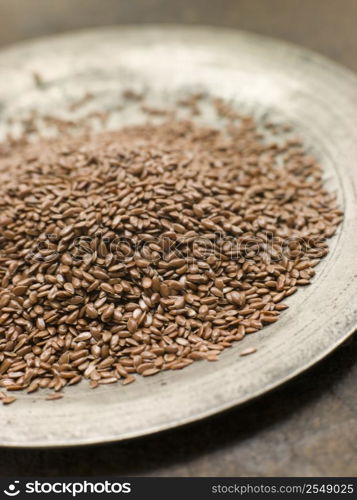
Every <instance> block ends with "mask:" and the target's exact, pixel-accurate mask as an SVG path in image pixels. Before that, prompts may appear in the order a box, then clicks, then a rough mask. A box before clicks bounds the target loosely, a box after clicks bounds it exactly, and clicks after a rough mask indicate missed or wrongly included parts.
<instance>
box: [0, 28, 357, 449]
mask: <svg viewBox="0 0 357 500" xmlns="http://www.w3.org/2000/svg"><path fill="white" fill-rule="evenodd" d="M0 72H1V73H0V74H1V78H0V112H1V115H0V133H1V134H4V133H5V132H6V131H7V130H8V129H9V125H8V124H7V122H6V118H7V117H9V116H16V117H20V116H22V115H25V114H26V112H28V111H29V110H31V109H39V110H41V111H43V112H48V113H49V114H55V113H58V114H59V115H61V113H62V115H63V113H64V114H65V109H66V105H67V104H68V103H69V102H72V101H73V100H75V99H77V98H79V97H80V96H81V95H83V93H84V92H85V91H87V90H90V91H91V92H93V93H94V94H95V95H96V98H95V99H94V102H91V103H88V106H89V107H88V109H87V111H88V110H89V111H90V110H91V106H94V107H96V108H97V109H98V107H99V108H101V109H108V110H111V109H113V108H115V107H116V106H118V104H120V96H121V91H122V89H123V88H128V87H129V88H132V89H133V88H134V89H137V90H140V91H141V90H145V92H147V93H148V94H149V95H150V96H151V98H152V99H153V100H155V102H156V104H160V103H161V104H162V105H165V106H167V103H170V102H173V100H175V99H176V98H177V97H178V96H182V95H184V94H185V93H189V92H193V91H197V90H200V91H205V92H207V93H208V94H211V95H215V96H220V97H224V98H225V99H228V100H230V101H231V102H232V103H233V104H234V105H237V106H238V107H239V108H240V109H243V110H245V111H248V112H250V113H253V114H254V115H255V116H256V117H257V119H258V120H259V119H262V118H263V117H266V116H268V117H272V119H276V120H280V119H281V120H283V121H287V122H289V123H291V124H292V125H293V127H294V129H295V130H296V132H297V133H298V134H299V135H300V136H301V137H302V138H303V139H304V140H305V143H306V145H307V147H308V148H309V149H310V150H311V152H312V153H313V154H315V155H316V156H317V157H318V158H319V159H320V161H321V163H322V165H323V167H324V171H325V179H326V183H327V185H328V186H329V188H330V189H334V190H336V191H337V193H338V197H339V200H340V204H341V206H342V207H343V209H344V211H345V218H344V222H343V224H342V225H341V227H340V228H339V231H338V233H337V235H336V236H335V237H334V238H333V239H332V240H331V245H330V246H331V251H330V253H329V255H328V257H327V258H326V259H325V260H324V261H323V262H322V263H321V264H320V265H319V266H318V267H317V268H316V269H317V275H316V277H315V278H314V282H313V285H311V286H310V287H307V288H306V289H301V290H299V292H298V293H297V294H295V296H293V297H291V298H289V300H288V302H289V305H290V308H289V309H288V310H287V311H285V312H284V313H283V314H282V317H281V319H280V321H278V322H277V323H276V324H274V325H271V326H269V327H267V328H264V329H263V331H261V332H259V333H256V334H254V335H251V336H249V337H248V338H245V339H244V340H243V342H241V343H240V344H237V345H236V346H234V347H232V348H231V349H229V350H227V351H226V352H224V353H223V354H222V356H221V359H220V361H219V362H217V363H208V362H197V363H194V364H193V365H191V366H190V367H188V368H186V369H185V370H183V371H181V372H177V371H176V372H169V373H163V374H159V375H157V376H155V377H152V378H146V379H140V380H138V382H136V383H135V384H132V385H130V386H126V387H123V386H121V385H120V384H115V385H111V386H107V387H101V388H99V389H97V390H95V391H93V390H90V389H89V388H88V386H87V385H86V384H85V383H83V384H81V385H79V386H77V387H72V388H69V389H67V390H66V392H65V398H64V399H62V400H58V401H46V400H45V394H44V393H42V394H38V395H37V394H36V395H34V396H31V395H25V394H18V401H17V402H16V403H15V404H13V405H10V406H7V407H4V406H1V407H0V444H1V445H3V446H17V447H25V446H27V447H31V446H39V447H46V446H62V445H83V444H89V443H102V442H108V441H116V440H122V439H128V438H133V437H137V436H142V435H145V434H150V433H153V432H157V431H161V430H164V429H168V428H172V427H176V426H179V425H182V424H185V423H188V422H193V421H195V420H198V419H201V418H203V417H207V416H209V415H213V414H215V413H218V412H221V411H222V410H225V409H227V408H230V407H232V406H234V405H238V404H242V403H244V402H246V401H249V400H251V399H253V398H255V397H257V396H260V395H262V394H264V393H266V392H267V391H270V390H271V389H273V388H275V387H277V386H279V385H281V384H282V383H284V382H287V381H289V380H290V379H292V378H293V377H295V376H296V375H298V374H299V373H301V372H302V371H303V370H306V369H307V368H309V367H311V366H312V365H314V364H315V363H316V362H317V361H319V360H321V359H322V358H323V357H325V356H326V355H327V354H328V353H330V352H331V351H332V350H333V349H335V348H336V347H337V346H338V345H340V344H341V343H342V342H343V341H344V340H345V339H346V338H347V337H348V336H349V335H350V334H351V333H352V332H353V330H354V327H355V323H356V310H357V293H356V291H357V290H356V276H357V260H356V251H357V227H356V213H355V210H356V209H355V207H356V201H357V200H356V192H357V189H356V187H357V186H356V184H357V182H356V177H357V176H356V164H357V127H356V123H357V91H356V90H357V78H356V76H354V75H353V74H351V73H350V72H349V71H348V70H346V69H344V68H341V67H339V66H338V65H336V64H334V63H332V62H330V61H328V60H326V59H324V58H323V57H320V56H319V55H316V54H313V53H311V52H309V51H307V50H304V49H302V48H299V47H295V46H292V45H288V44H286V43H284V42H281V41H276V40H272V39H268V38H264V37H260V36H257V35H252V34H248V33H242V32H238V31H229V30H221V29H213V28H186V27H176V26H148V27H147V26H146V27H118V28H109V29H99V30H94V31H85V32H79V33H74V34H69V35H68V34H66V35H63V36H56V37H53V38H46V39H42V40H39V41H32V42H26V43H24V44H22V45H18V46H16V47H13V48H10V49H8V50H4V51H2V52H1V53H0ZM34 72H36V73H38V74H39V75H41V78H42V85H41V86H40V87H41V88H39V87H38V85H37V86H36V84H35V82H34V78H33V73H34ZM62 115H61V116H62ZM141 119H142V117H140V113H138V112H136V111H135V110H134V108H133V109H131V110H129V111H123V112H122V113H121V114H120V113H119V114H118V117H117V118H115V119H113V123H112V124H111V126H114V125H117V124H118V123H131V122H135V121H140V120H141ZM206 119H207V120H208V121H209V120H210V119H211V118H210V117H209V116H207V117H206ZM11 127H13V128H14V127H15V129H16V124H15V125H12V126H11ZM13 132H14V130H13ZM15 132H16V131H15ZM249 346H254V347H257V349H258V350H257V352H256V353H255V354H254V355H251V356H247V357H240V356H239V353H240V351H241V350H242V349H243V348H246V347H249Z"/></svg>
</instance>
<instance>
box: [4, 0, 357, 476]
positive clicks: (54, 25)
mask: <svg viewBox="0 0 357 500" xmlns="http://www.w3.org/2000/svg"><path fill="white" fill-rule="evenodd" d="M356 21H357V1H356V0H171V1H170V0H59V1H51V0H0V45H5V44H9V43H13V42H16V41H18V40H23V39H26V38H31V37H35V36H39V35H46V34H51V33H57V32H63V31H66V30H72V29H78V28H85V27H93V26H100V25H110V24H127V23H150V22H169V23H185V24H208V25H209V24H210V25H218V26H227V27H234V28H240V29H245V30H251V31H255V32H258V33H262V34H267V35H272V36H276V37H280V38H284V39H286V40H290V41H293V42H295V43H299V44H302V45H305V46H306V47H309V48H312V49H314V50H318V51H319V52H321V53H323V54H325V55H327V56H329V57H331V58H333V59H335V60H337V61H339V62H340V63H342V64H345V65H346V66H348V67H350V68H351V69H354V70H357V29H356ZM356 91H357V89H356ZM356 119H357V117H356ZM356 386H357V338H355V339H354V340H353V341H351V342H350V343H349V344H348V345H345V346H344V347H342V348H340V349H339V350H338V351H337V352H335V353H334V354H333V355H332V356H330V357H329V358H328V359H327V360H325V361H324V362H322V363H320V365H319V366H317V367H315V368H314V369H313V370H310V371H309V372H308V373H306V374H304V375H303V376H301V377H299V378H298V379H297V380H295V381H294V382H292V383H290V384H289V385H288V386H287V387H285V388H282V389H280V390H278V391H276V392H274V393H273V394H269V395H267V396H266V397H264V398H262V399H260V400H259V401H256V402H254V403H252V404H249V405H247V406H245V407H243V408H237V409H235V410H233V411H230V412H229V413H225V414H223V415H220V416H217V417H215V418H211V419H209V420H206V421H204V422H200V423H197V424H195V425H192V426H190V427H186V428H182V429H177V430H175V431H170V432H166V433H163V434H160V435H156V436H152V437H149V438H145V439H140V440H135V441H129V442H126V443H119V444H113V445H106V446H98V447H90V448H79V449H68V450H50V451H40V450H37V451H36V450H5V449H2V450H0V475H1V476H5V475H12V476H17V475H42V476H46V475H70V474H90V475H100V474H113V475H114V474H120V475H126V474H129V475H160V476H168V475H173V476H214V475H216V476H254V475H256V476H274V475H275V476H279V475H280V476H299V475H306V476H313V475H321V476H348V475H352V476H356V475H357V418H356V417H357V398H356ZM0 411H1V408H0Z"/></svg>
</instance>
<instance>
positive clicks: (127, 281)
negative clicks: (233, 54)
mask: <svg viewBox="0 0 357 500" xmlns="http://www.w3.org/2000/svg"><path fill="white" fill-rule="evenodd" d="M0 181H1V188H0V190H1V193H0V284H1V288H0V387H1V388H3V389H6V390H8V391H15V390H21V389H26V390H27V392H34V391H36V390H37V389H39V388H50V389H54V390H55V391H60V390H61V389H62V388H63V387H64V386H66V385H73V384H76V383H78V382H79V381H80V380H81V379H83V378H86V379H88V380H89V381H90V386H91V387H92V388H95V387H97V386H98V385H100V384H109V383H113V382H116V381H118V380H120V381H121V382H122V383H123V384H128V383H130V382H132V381H134V380H135V377H134V376H133V375H134V374H137V373H138V374H140V375H143V376H150V375H154V374H156V373H158V372H160V371H162V370H175V369H180V368H184V367H185V366H188V365H189V364H191V363H192V362H193V361H195V360H201V359H207V360H209V361H215V360H216V359H217V356H218V355H219V353H220V352H221V351H222V350H223V349H225V348H226V347H230V346H231V345H232V343H233V342H235V341H238V340H242V339H243V337H244V336H245V335H246V334H250V333H253V332H256V331H257V330H259V329H261V328H262V327H263V326H264V325H266V324H270V323H273V322H275V321H277V319H278V317H279V313H280V311H281V310H283V309H285V308H286V307H287V306H286V305H285V304H284V303H283V302H282V301H283V300H284V299H285V298H286V297H288V296H290V295H291V294H293V293H294V292H295V291H296V290H297V287H298V286H299V285H307V284H309V283H310V280H311V278H312V277H313V275H314V274H315V272H314V269H313V268H314V266H315V265H316V264H317V263H318V262H319V260H320V259H321V258H322V257H323V256H324V255H325V254H326V253H327V251H328V248H327V244H326V241H325V240H326V238H328V237H330V236H332V235H333V234H334V232H335V230H336V227H337V225H338V224H339V223H340V221H341V218H342V213H341V211H340V210H338V209H337V208H336V202H335V196H334V195H332V194H331V193H328V192H327V191H326V190H325V189H324V188H323V187H322V177H321V168H320V166H319V165H318V164H317V162H316V161H315V160H314V159H313V158H311V157H310V156H308V155H307V154H306V153H305V152H304V150H303V148H302V145H301V144H300V143H299V142H298V141H294V140H293V141H292V140H290V141H287V142H286V143H285V144H283V145H279V146H278V145H277V144H276V143H269V142H267V141H266V140H265V139H264V138H263V137H262V136H261V135H260V134H259V133H258V132H257V130H256V128H255V126H254V123H253V122H252V121H251V120H243V121H242V123H241V124H240V125H239V126H234V125H231V126H230V127H229V132H228V133H227V134H226V133H223V132H221V131H218V130H214V129H210V128H204V127H200V126H198V125H195V124H194V123H192V122H190V121H187V122H175V121H172V122H166V123H163V124H161V125H150V124H148V125H144V126H136V127H128V128H124V129H122V130H120V131H117V132H106V133H103V134H100V135H92V136H86V137H81V138H74V139H73V138H72V139H70V138H66V139H65V140H63V141H61V142H59V141H56V142H52V143H51V142H47V143H40V144H37V145H32V146H26V147H22V148H19V150H18V151H17V153H13V154H11V155H4V156H3V157H2V158H1V159H0ZM0 396H1V397H2V398H3V402H5V403H11V402H12V401H13V400H14V398H13V397H10V396H6V394H5V393H4V392H3V393H0ZM56 397H57V396H56ZM58 397H60V396H58ZM50 398H51V399H53V398H54V397H52V396H50Z"/></svg>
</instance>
